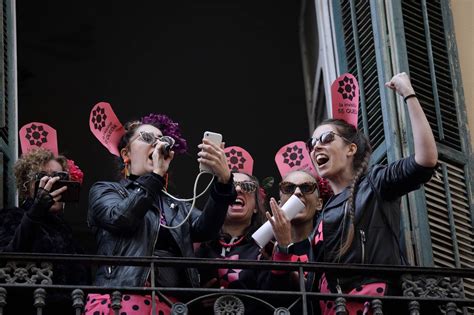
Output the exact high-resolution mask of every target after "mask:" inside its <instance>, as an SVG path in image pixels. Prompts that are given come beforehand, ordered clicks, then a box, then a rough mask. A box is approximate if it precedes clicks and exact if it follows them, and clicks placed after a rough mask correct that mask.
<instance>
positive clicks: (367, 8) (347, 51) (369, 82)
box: [333, 0, 397, 164]
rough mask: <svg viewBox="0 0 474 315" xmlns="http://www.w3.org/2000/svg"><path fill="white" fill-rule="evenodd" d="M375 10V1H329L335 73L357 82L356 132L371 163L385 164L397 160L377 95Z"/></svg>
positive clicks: (378, 63)
mask: <svg viewBox="0 0 474 315" xmlns="http://www.w3.org/2000/svg"><path fill="white" fill-rule="evenodd" d="M378 7H379V4H378V3H377V1H355V0H351V1H347V0H335V1H333V8H334V15H335V19H334V20H335V21H339V23H337V24H336V25H335V28H336V36H337V37H338V39H337V40H336V44H337V46H338V47H337V48H338V52H339V69H340V71H339V72H340V73H344V72H349V73H351V74H353V75H354V76H355V77H356V78H357V80H358V82H359V87H360V105H359V120H358V128H359V130H362V131H363V132H364V133H365V134H366V135H367V136H368V137H369V139H370V143H371V145H372V148H373V150H374V154H373V158H372V162H373V163H385V164H386V163H387V162H388V161H390V160H393V159H395V157H396V156H397V153H396V151H395V149H396V147H397V146H396V145H395V146H394V145H392V143H388V142H387V140H388V141H391V140H390V139H392V137H390V136H388V135H387V134H386V133H387V130H395V128H389V129H387V130H386V129H384V125H387V124H389V125H390V124H392V123H391V121H390V120H388V119H387V114H386V113H385V114H384V110H385V109H384V108H383V107H382V106H381V103H382V102H383V97H384V95H382V94H381V93H380V90H381V85H382V87H383V82H382V81H383V80H382V81H381V80H380V78H379V74H380V72H381V71H382V69H383V68H384V66H383V62H382V60H383V58H382V55H381V53H382V52H380V51H379V50H377V48H378V47H379V46H380V45H381V37H380V36H379V34H380V32H381V30H380V29H379V26H378V25H377V21H376V16H377V14H378V12H377V9H378ZM388 144H389V145H388ZM392 148H393V149H392Z"/></svg>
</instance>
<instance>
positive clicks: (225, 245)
mask: <svg viewBox="0 0 474 315" xmlns="http://www.w3.org/2000/svg"><path fill="white" fill-rule="evenodd" d="M244 238H245V235H242V236H241V237H240V238H238V237H237V236H233V237H232V238H231V239H230V242H229V243H226V242H224V241H223V240H222V239H219V244H221V246H222V251H221V256H222V257H225V252H230V249H231V248H232V247H234V246H237V245H239V244H240V243H241V242H242V241H243V240H244Z"/></svg>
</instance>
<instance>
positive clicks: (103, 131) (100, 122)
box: [89, 102, 125, 156]
mask: <svg viewBox="0 0 474 315" xmlns="http://www.w3.org/2000/svg"><path fill="white" fill-rule="evenodd" d="M89 128H90V129H91V131H92V133H93V134H94V136H95V137H96V138H97V139H98V140H99V141H100V143H102V145H103V146H104V147H106V148H107V150H109V152H110V153H112V154H114V155H116V156H120V152H119V151H118V144H119V141H120V138H121V137H122V136H123V135H124V133H125V130H124V129H123V126H122V124H121V123H120V121H119V120H118V118H117V116H116V115H115V113H114V111H113V110H112V107H111V106H110V104H109V103H106V102H100V103H97V104H96V105H95V106H94V107H93V108H92V110H91V114H90V117H89Z"/></svg>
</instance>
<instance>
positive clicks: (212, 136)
mask: <svg viewBox="0 0 474 315" xmlns="http://www.w3.org/2000/svg"><path fill="white" fill-rule="evenodd" d="M203 137H204V139H208V140H210V141H212V142H213V143H215V144H217V145H218V146H220V145H221V143H222V135H221V134H220V133H217V132H212V131H205V132H204V136H203ZM199 170H200V171H201V172H206V173H211V174H213V172H212V170H211V169H210V168H209V166H207V165H204V164H202V163H199Z"/></svg>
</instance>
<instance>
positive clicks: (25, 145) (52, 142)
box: [18, 122, 58, 155]
mask: <svg viewBox="0 0 474 315" xmlns="http://www.w3.org/2000/svg"><path fill="white" fill-rule="evenodd" d="M18 133H19V136H20V145H21V152H22V153H27V152H29V151H31V150H32V149H34V148H44V149H48V150H50V151H51V152H53V154H54V155H58V138H57V135H56V130H55V129H54V128H52V127H51V126H49V125H47V124H44V123H40V122H31V123H28V124H26V125H24V126H23V127H21V129H20V131H19V132H18Z"/></svg>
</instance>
